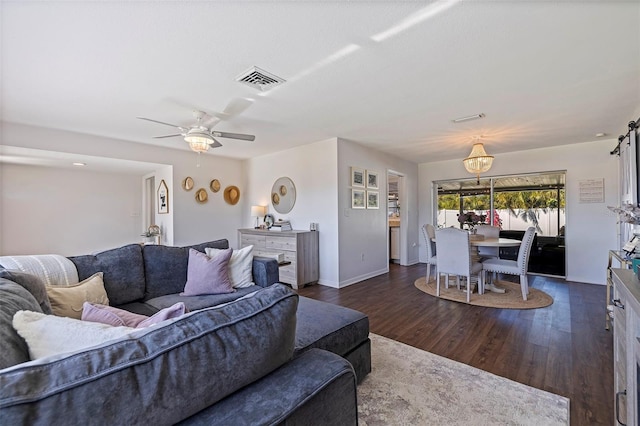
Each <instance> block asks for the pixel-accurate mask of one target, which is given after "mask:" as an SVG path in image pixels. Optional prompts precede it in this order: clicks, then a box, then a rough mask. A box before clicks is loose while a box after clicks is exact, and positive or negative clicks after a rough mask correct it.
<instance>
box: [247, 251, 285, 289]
mask: <svg viewBox="0 0 640 426" xmlns="http://www.w3.org/2000/svg"><path fill="white" fill-rule="evenodd" d="M278 281H280V272H279V270H278V261H277V260H275V259H270V258H268V257H258V256H254V258H253V282H254V283H255V284H256V285H259V286H260V287H269V286H270V285H271V284H274V283H277V282H278Z"/></svg>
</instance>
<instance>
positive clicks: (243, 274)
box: [204, 246, 254, 288]
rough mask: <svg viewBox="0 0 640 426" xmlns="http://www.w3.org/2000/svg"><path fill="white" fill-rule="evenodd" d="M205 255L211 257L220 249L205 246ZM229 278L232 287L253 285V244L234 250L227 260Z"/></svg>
mask: <svg viewBox="0 0 640 426" xmlns="http://www.w3.org/2000/svg"><path fill="white" fill-rule="evenodd" d="M204 251H205V253H207V256H209V257H213V256H215V255H216V254H218V253H219V252H221V251H222V250H221V249H216V248H209V247H207V248H205V249H204ZM228 268H229V280H230V281H231V285H232V286H233V288H244V287H250V286H252V285H254V283H253V246H247V247H245V248H242V249H240V250H234V251H233V254H232V255H231V259H230V260H229V266H228Z"/></svg>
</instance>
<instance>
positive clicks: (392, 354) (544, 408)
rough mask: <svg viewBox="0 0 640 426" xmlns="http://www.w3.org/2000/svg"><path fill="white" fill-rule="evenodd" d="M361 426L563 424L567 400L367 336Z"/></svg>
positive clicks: (360, 399) (566, 420)
mask: <svg viewBox="0 0 640 426" xmlns="http://www.w3.org/2000/svg"><path fill="white" fill-rule="evenodd" d="M369 337H370V339H371V352H372V353H371V355H372V364H373V369H372V372H371V373H370V374H369V375H368V376H367V377H366V378H365V379H364V381H363V382H362V383H361V384H360V385H359V386H358V417H359V424H360V425H361V426H374V425H536V426H543V425H568V424H569V399H568V398H565V397H563V396H560V395H556V394H553V393H550V392H546V391H543V390H540V389H536V388H533V387H531V386H527V385H523V384H521V383H518V382H514V381H512V380H509V379H505V378H504V377H500V376H496V375H495V374H491V373H488V372H486V371H483V370H480V369H477V368H475V367H471V366H469V365H466V364H462V363H459V362H456V361H452V360H450V359H447V358H444V357H441V356H438V355H435V354H432V353H430V352H426V351H423V350H420V349H416V348H414V347H412V346H409V345H405V344H403V343H400V342H397V341H395V340H391V339H388V338H386V337H382V336H378V335H376V334H373V333H370V335H369Z"/></svg>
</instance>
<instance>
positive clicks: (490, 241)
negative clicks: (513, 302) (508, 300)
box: [432, 234, 522, 293]
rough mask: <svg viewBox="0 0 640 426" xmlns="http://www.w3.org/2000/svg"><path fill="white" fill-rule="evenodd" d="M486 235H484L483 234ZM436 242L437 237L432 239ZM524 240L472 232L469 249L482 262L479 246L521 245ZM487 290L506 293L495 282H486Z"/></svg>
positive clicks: (476, 259) (476, 260)
mask: <svg viewBox="0 0 640 426" xmlns="http://www.w3.org/2000/svg"><path fill="white" fill-rule="evenodd" d="M482 237H484V236H482ZM432 240H433V241H434V242H435V241H436V239H435V238H433V239H432ZM521 243H522V241H520V240H515V239H513V238H488V237H484V238H482V239H481V238H478V235H477V234H471V235H470V236H469V250H470V254H471V261H472V262H478V263H481V262H480V255H479V254H478V247H498V248H499V247H520V244H521ZM484 289H485V290H489V291H491V292H493V293H504V292H505V290H504V288H501V287H498V286H496V285H495V283H494V282H490V283H488V284H487V283H485V285H484Z"/></svg>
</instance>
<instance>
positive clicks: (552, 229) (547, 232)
mask: <svg viewBox="0 0 640 426" xmlns="http://www.w3.org/2000/svg"><path fill="white" fill-rule="evenodd" d="M471 211H475V212H476V213H477V214H482V215H486V216H487V217H488V216H489V212H488V211H486V210H471ZM523 211H524V210H522V209H516V210H515V212H516V213H517V214H518V216H517V217H515V216H513V215H511V214H510V213H509V210H506V209H505V210H496V212H497V213H498V216H499V217H500V219H501V220H502V229H504V230H510V231H525V230H526V229H527V228H528V227H530V226H534V224H533V223H531V222H525V221H524V220H522V219H521V218H520V213H522V212H523ZM466 212H467V211H465V213H466ZM535 212H536V216H537V218H538V226H539V227H540V229H542V232H538V235H544V236H547V237H549V236H556V235H558V209H547V211H546V212H545V211H544V210H543V209H535ZM458 213H459V212H458V210H438V228H448V227H450V226H454V227H458V226H460V223H459V222H458ZM565 219H566V218H565V211H564V209H560V226H561V227H562V226H565Z"/></svg>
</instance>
